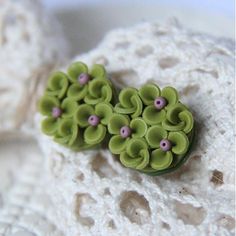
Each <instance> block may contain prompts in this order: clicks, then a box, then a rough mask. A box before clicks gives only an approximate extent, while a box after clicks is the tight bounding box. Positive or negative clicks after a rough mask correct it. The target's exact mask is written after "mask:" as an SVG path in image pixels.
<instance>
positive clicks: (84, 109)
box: [75, 104, 95, 127]
mask: <svg viewBox="0 0 236 236" xmlns="http://www.w3.org/2000/svg"><path fill="white" fill-rule="evenodd" d="M94 114H95V111H94V108H93V107H92V106H91V105H88V104H82V105H79V106H78V108H77V111H76V112H75V121H76V122H77V124H79V126H80V127H87V126H88V125H89V123H88V118H89V116H91V115H94Z"/></svg>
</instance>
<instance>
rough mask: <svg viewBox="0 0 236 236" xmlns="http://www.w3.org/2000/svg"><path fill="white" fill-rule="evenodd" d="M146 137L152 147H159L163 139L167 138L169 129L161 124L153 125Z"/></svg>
mask: <svg viewBox="0 0 236 236" xmlns="http://www.w3.org/2000/svg"><path fill="white" fill-rule="evenodd" d="M145 138H146V140H147V142H148V144H149V145H150V147H152V148H159V146H160V142H161V140H162V139H166V138H167V131H166V130H165V129H163V127H161V126H159V125H155V126H151V127H150V128H149V129H148V131H147V134H146V136H145Z"/></svg>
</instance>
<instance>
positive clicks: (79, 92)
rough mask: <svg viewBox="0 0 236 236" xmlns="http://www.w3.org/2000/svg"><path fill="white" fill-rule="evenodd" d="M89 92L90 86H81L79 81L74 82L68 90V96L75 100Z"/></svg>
mask: <svg viewBox="0 0 236 236" xmlns="http://www.w3.org/2000/svg"><path fill="white" fill-rule="evenodd" d="M87 92H88V86H87V85H83V86H81V85H80V84H79V83H75V84H72V85H71V86H70V87H69V89H68V92H67V96H68V97H69V98H71V99H73V100H75V101H80V100H81V99H83V98H84V97H85V96H86V94H87Z"/></svg>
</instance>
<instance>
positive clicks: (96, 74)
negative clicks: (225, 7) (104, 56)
mask: <svg viewBox="0 0 236 236" xmlns="http://www.w3.org/2000/svg"><path fill="white" fill-rule="evenodd" d="M90 74H91V76H92V77H93V78H95V79H105V78H106V70H105V68H104V66H103V65H100V64H94V65H93V67H92V69H91V72H90Z"/></svg>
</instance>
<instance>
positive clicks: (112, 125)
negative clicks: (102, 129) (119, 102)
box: [108, 114, 130, 134]
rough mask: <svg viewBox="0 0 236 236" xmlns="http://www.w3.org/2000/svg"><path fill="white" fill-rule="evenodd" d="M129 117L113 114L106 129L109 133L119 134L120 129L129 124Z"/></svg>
mask: <svg viewBox="0 0 236 236" xmlns="http://www.w3.org/2000/svg"><path fill="white" fill-rule="evenodd" d="M129 122H130V121H129V118H128V116H125V115H120V114H114V115H113V116H112V117H111V118H110V121H109V123H108V131H109V133H111V134H120V129H121V128H122V127H123V126H128V125H129Z"/></svg>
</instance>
